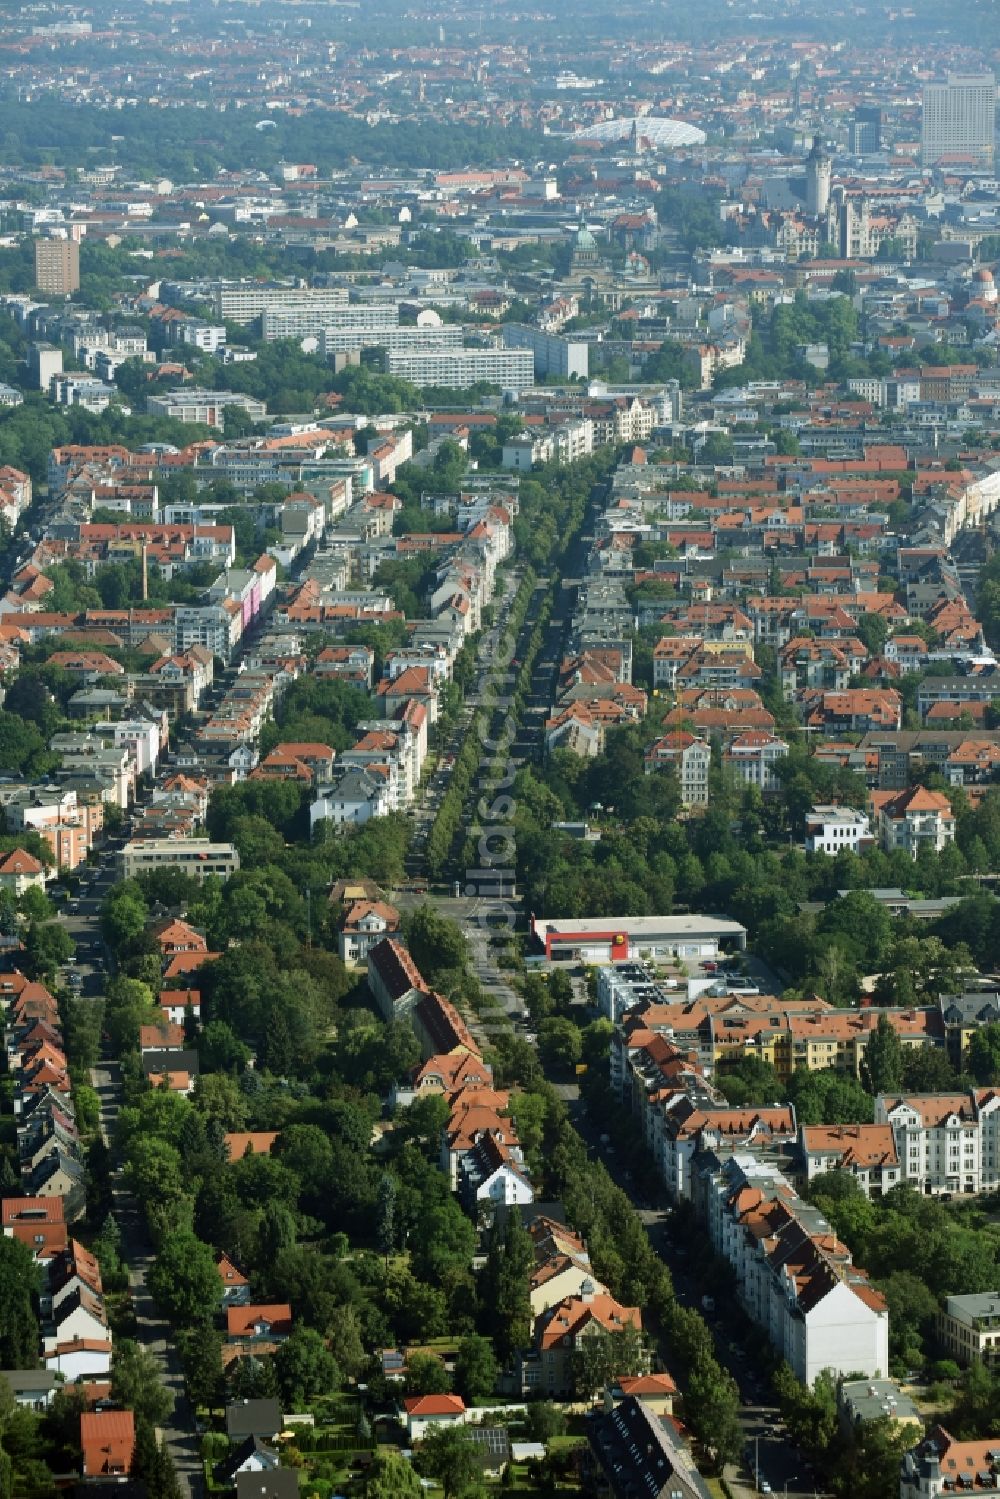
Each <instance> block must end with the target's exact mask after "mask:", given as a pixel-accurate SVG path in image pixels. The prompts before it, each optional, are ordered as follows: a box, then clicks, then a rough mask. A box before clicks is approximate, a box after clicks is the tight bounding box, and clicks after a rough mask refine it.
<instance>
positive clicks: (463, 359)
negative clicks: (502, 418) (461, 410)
mask: <svg viewBox="0 0 1000 1499" xmlns="http://www.w3.org/2000/svg"><path fill="white" fill-rule="evenodd" d="M383 368H384V370H385V373H386V374H387V375H396V376H398V378H399V379H400V380H409V381H410V383H411V384H412V385H418V386H445V387H447V388H448V389H450V390H465V389H467V388H468V386H470V385H478V384H479V383H480V382H484V383H486V384H489V385H500V386H503V387H505V388H507V387H509V388H512V389H514V390H527V389H529V388H530V387H531V386H533V385H534V383H535V361H534V356H533V355H532V354H531V353H530V352H529V351H528V350H526V349H422V350H419V351H414V352H411V353H402V352H396V353H394V352H392V351H391V350H390V351H389V352H387V353H386V355H385V358H384V364H383Z"/></svg>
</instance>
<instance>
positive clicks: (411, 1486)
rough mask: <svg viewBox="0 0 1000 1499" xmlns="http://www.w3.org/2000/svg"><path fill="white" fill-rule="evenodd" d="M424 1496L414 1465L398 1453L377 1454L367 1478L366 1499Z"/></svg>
mask: <svg viewBox="0 0 1000 1499" xmlns="http://www.w3.org/2000/svg"><path fill="white" fill-rule="evenodd" d="M422 1494H423V1490H422V1488H421V1487H420V1479H419V1477H418V1475H417V1472H416V1469H415V1468H414V1466H413V1464H412V1463H409V1462H407V1460H406V1458H405V1457H401V1456H400V1455H399V1453H398V1452H376V1454H375V1458H374V1460H373V1462H372V1465H371V1467H370V1468H369V1469H368V1473H367V1476H366V1478H365V1499H421V1496H422Z"/></svg>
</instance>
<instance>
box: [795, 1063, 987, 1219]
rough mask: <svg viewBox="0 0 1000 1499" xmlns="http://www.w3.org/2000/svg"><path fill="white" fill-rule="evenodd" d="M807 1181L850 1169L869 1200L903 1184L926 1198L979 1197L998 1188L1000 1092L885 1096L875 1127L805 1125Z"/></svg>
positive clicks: (802, 1154) (803, 1160)
mask: <svg viewBox="0 0 1000 1499" xmlns="http://www.w3.org/2000/svg"><path fill="white" fill-rule="evenodd" d="M799 1152H800V1157H801V1168H802V1172H803V1176H804V1179H805V1180H806V1181H811V1180H812V1179H813V1178H814V1177H815V1176H817V1175H819V1174H820V1173H821V1172H823V1171H829V1170H842V1171H849V1172H850V1173H851V1175H852V1176H853V1177H854V1179H855V1181H856V1182H857V1183H858V1186H859V1187H860V1188H861V1190H862V1191H863V1192H864V1194H865V1196H867V1197H880V1196H882V1195H883V1194H884V1193H885V1192H887V1191H889V1190H890V1189H891V1188H892V1187H893V1186H896V1185H898V1184H899V1183H900V1182H905V1183H907V1184H908V1185H910V1186H913V1187H915V1188H916V1190H917V1191H918V1192H921V1193H923V1194H925V1195H939V1194H946V1195H952V1194H955V1193H968V1194H972V1193H979V1192H986V1191H990V1190H993V1189H995V1188H996V1187H997V1186H998V1185H1000V1094H998V1093H997V1092H996V1091H995V1090H994V1089H991V1088H974V1089H970V1090H969V1092H967V1093H954V1094H951V1093H948V1094H945V1093H934V1094H926V1095H902V1094H882V1095H880V1096H879V1097H878V1098H877V1099H876V1101H875V1122H874V1124H860V1125H843V1126H835V1127H825V1126H822V1127H821V1126H815V1127H803V1129H802V1131H801V1136H800V1140H799Z"/></svg>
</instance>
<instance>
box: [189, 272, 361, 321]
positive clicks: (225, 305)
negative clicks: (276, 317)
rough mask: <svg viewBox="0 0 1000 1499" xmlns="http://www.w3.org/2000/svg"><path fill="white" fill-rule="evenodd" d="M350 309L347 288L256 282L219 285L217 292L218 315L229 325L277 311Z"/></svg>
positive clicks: (216, 307)
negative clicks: (292, 309) (314, 287)
mask: <svg viewBox="0 0 1000 1499" xmlns="http://www.w3.org/2000/svg"><path fill="white" fill-rule="evenodd" d="M346 306H347V287H346V286H331V287H320V288H317V289H311V288H309V287H303V286H263V285H261V284H260V283H259V282H256V281H246V282H234V283H233V284H232V285H231V286H219V287H217V288H216V292H215V313H216V316H217V317H218V318H220V319H222V320H224V321H226V322H230V323H250V322H253V320H254V318H256V317H260V315H261V313H263V312H265V311H270V310H272V309H277V308H285V309H291V308H309V309H319V308H325V310H326V311H327V312H332V311H333V310H334V309H335V308H338V307H346Z"/></svg>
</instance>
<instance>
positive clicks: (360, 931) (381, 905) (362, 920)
mask: <svg viewBox="0 0 1000 1499" xmlns="http://www.w3.org/2000/svg"><path fill="white" fill-rule="evenodd" d="M399 925H400V923H399V912H398V911H397V910H396V908H395V906H390V905H389V904H388V903H387V902H385V901H382V900H377V901H369V900H359V901H354V902H353V903H352V904H351V905H350V906H349V908H348V909H347V911H345V913H344V918H343V921H342V923H341V926H340V931H339V934H338V938H337V946H338V950H339V952H340V957H341V960H342V961H343V962H344V963H346V964H347V965H348V966H349V967H352V968H354V967H361V966H363V965H366V964H367V962H368V955H369V953H370V952H371V950H372V948H373V947H375V946H377V944H378V943H379V942H381V941H382V939H383V938H384V937H390V936H392V935H393V934H394V933H396V932H398V931H399Z"/></svg>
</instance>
